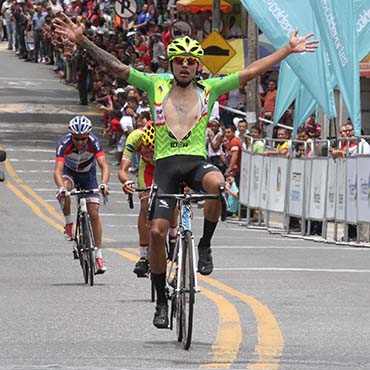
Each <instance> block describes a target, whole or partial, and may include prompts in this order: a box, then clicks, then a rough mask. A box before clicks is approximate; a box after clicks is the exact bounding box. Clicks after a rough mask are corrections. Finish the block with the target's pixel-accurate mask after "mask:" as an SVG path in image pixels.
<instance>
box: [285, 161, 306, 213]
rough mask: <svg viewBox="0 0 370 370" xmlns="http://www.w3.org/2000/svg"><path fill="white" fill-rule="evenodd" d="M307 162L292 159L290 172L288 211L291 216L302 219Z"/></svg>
mask: <svg viewBox="0 0 370 370" xmlns="http://www.w3.org/2000/svg"><path fill="white" fill-rule="evenodd" d="M304 162H305V160H304V159H300V158H292V159H291V162H290V171H289V193H288V209H287V212H288V214H289V215H290V216H297V217H301V216H302V214H303V199H304V192H303V190H304V178H305V173H304V169H305V164H304Z"/></svg>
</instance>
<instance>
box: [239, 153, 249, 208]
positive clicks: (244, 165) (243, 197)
mask: <svg viewBox="0 0 370 370" xmlns="http://www.w3.org/2000/svg"><path fill="white" fill-rule="evenodd" d="M250 163H251V153H249V152H246V151H244V150H243V152H242V158H241V163H240V182H239V203H241V204H242V205H244V206H249V204H248V194H249V181H250Z"/></svg>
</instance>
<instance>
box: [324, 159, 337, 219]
mask: <svg viewBox="0 0 370 370" xmlns="http://www.w3.org/2000/svg"><path fill="white" fill-rule="evenodd" d="M327 160H328V186H327V190H326V219H327V220H334V219H335V195H336V187H337V166H336V163H335V161H334V159H333V158H328V159H327Z"/></svg>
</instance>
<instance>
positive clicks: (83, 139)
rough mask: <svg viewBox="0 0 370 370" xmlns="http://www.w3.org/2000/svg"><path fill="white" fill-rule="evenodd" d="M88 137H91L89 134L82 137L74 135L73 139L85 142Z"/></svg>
mask: <svg viewBox="0 0 370 370" xmlns="http://www.w3.org/2000/svg"><path fill="white" fill-rule="evenodd" d="M88 138H89V137H88V136H86V137H81V138H79V137H74V136H72V139H73V140H74V141H77V142H84V141H86V140H87V139H88Z"/></svg>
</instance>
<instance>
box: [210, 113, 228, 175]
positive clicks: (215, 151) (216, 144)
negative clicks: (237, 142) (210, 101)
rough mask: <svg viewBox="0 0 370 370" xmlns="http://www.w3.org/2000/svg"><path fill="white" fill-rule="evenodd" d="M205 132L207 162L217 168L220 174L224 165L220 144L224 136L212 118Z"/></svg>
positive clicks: (218, 124) (217, 123)
mask: <svg viewBox="0 0 370 370" xmlns="http://www.w3.org/2000/svg"><path fill="white" fill-rule="evenodd" d="M209 125H210V128H209V129H208V130H207V150H208V159H209V161H210V162H211V163H212V164H213V165H215V166H216V167H218V168H219V169H220V170H221V172H222V173H223V172H224V171H225V163H224V162H223V161H222V143H223V139H224V135H223V134H222V132H221V130H220V122H219V121H218V120H217V119H216V118H214V119H212V120H211V121H210V122H209Z"/></svg>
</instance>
